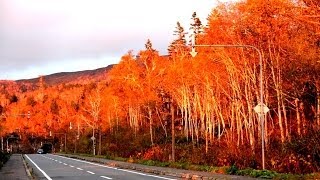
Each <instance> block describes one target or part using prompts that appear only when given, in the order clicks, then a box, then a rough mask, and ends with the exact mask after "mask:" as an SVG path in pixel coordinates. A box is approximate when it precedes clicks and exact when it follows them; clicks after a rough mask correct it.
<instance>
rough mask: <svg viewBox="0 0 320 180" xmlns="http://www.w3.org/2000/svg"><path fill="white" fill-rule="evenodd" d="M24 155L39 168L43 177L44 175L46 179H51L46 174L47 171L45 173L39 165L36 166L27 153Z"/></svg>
mask: <svg viewBox="0 0 320 180" xmlns="http://www.w3.org/2000/svg"><path fill="white" fill-rule="evenodd" d="M25 156H26V157H27V158H28V159H29V161H30V162H32V163H33V165H34V166H36V168H38V169H39V171H40V172H41V173H42V174H43V175H44V177H46V178H47V179H48V180H52V179H51V178H50V177H49V176H48V174H47V173H45V172H44V171H43V170H42V169H40V168H39V166H38V165H37V164H36V163H34V162H33V161H32V160H31V159H30V158H29V156H28V155H25Z"/></svg>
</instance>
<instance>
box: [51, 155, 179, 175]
mask: <svg viewBox="0 0 320 180" xmlns="http://www.w3.org/2000/svg"><path fill="white" fill-rule="evenodd" d="M53 156H58V157H61V158H65V159H71V160H74V161H79V162H84V163H88V164H92V165H96V166H100V167H106V168H110V169H115V170H119V171H125V172H129V173H133V174H139V175H142V176H150V177H155V178H159V179H166V180H176V179H171V178H166V177H161V176H156V175H151V174H144V173H139V172H135V171H130V170H126V169H119V168H113V167H110V166H104V165H101V164H96V163H91V162H87V161H82V160H79V159H74V158H68V157H64V156H59V155H53Z"/></svg>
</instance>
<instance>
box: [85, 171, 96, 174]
mask: <svg viewBox="0 0 320 180" xmlns="http://www.w3.org/2000/svg"><path fill="white" fill-rule="evenodd" d="M87 172H88V173H90V174H96V173H94V172H91V171H87Z"/></svg>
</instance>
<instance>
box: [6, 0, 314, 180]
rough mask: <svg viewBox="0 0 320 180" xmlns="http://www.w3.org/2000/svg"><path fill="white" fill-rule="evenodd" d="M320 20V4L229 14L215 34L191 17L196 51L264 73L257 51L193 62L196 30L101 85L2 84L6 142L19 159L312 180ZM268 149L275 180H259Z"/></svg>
mask: <svg viewBox="0 0 320 180" xmlns="http://www.w3.org/2000/svg"><path fill="white" fill-rule="evenodd" d="M181 8H183V7H181ZM319 14H320V4H319V3H318V1H317V0H314V1H312V0H308V1H303V0H268V1H266V0H243V1H239V2H232V3H226V4H224V3H221V4H219V5H218V6H217V7H214V8H213V9H212V12H211V13H210V14H209V15H208V17H206V18H207V20H208V21H207V24H202V21H201V19H202V18H201V17H198V16H197V13H196V12H194V13H192V12H191V13H190V15H191V16H190V21H191V23H190V24H191V25H190V29H191V31H192V34H193V35H194V36H195V41H196V44H198V45H201V44H202V45H212V44H232V45H239V44H247V45H251V46H254V47H256V48H257V49H259V51H261V55H262V64H263V66H261V65H260V58H259V54H258V53H257V51H255V50H254V49H252V48H251V49H250V48H211V47H196V51H197V52H198V54H197V55H196V56H195V57H192V56H191V55H190V50H191V47H190V45H189V39H190V38H189V39H188V36H186V31H185V29H186V28H185V27H183V26H182V23H179V22H177V24H176V27H173V34H174V39H173V40H172V42H171V43H170V44H169V45H168V55H160V54H159V52H158V50H156V49H154V47H153V44H152V41H151V40H150V39H148V40H146V43H145V48H144V49H142V50H141V51H139V52H138V53H137V54H134V53H133V52H132V51H129V52H128V53H126V54H124V55H123V57H122V58H121V60H120V62H119V64H116V65H114V66H113V68H112V69H111V70H110V71H108V72H105V73H104V74H103V76H102V77H103V78H102V79H87V78H86V77H80V78H79V81H78V82H76V83H75V82H73V83H62V84H58V85H49V84H46V80H45V77H44V76H41V77H39V78H38V79H37V82H36V83H29V84H28V83H22V84H21V83H19V82H12V81H3V82H1V86H0V114H2V116H1V120H0V127H1V131H0V135H1V136H3V137H4V138H6V137H9V136H10V135H14V137H17V138H18V137H19V138H18V139H10V140H9V143H10V144H12V145H13V151H15V148H16V147H19V146H18V144H21V145H22V146H21V148H20V149H19V150H20V151H22V152H35V150H36V149H38V148H40V147H41V144H42V143H46V144H50V145H52V146H53V148H52V150H53V152H59V151H67V152H70V153H71V152H72V153H86V154H87V153H91V154H94V153H95V154H97V155H101V156H102V157H108V158H116V157H122V158H124V160H126V161H128V158H130V161H133V162H135V161H137V162H140V163H144V164H150V165H151V164H158V165H161V166H168V167H177V168H189V169H202V170H206V171H214V172H215V171H217V172H220V171H222V172H223V173H229V174H239V175H246V174H247V175H250V176H253V177H256V176H257V177H268V178H279V179H282V178H288V179H291V178H299V177H300V175H301V176H303V177H304V178H308V177H309V176H311V177H312V176H313V175H312V173H317V172H320V141H319V139H320V31H319V29H320V28H319V22H320V16H319ZM189 35H190V34H189ZM260 70H262V71H263V74H264V76H263V77H262V79H261V77H260ZM261 82H262V86H263V88H264V93H263V98H264V103H265V104H266V105H267V106H268V107H269V109H270V111H269V112H268V113H267V114H266V115H265V122H264V126H263V127H261V122H260V118H259V116H258V115H257V114H256V113H255V112H254V110H253V108H254V107H255V106H256V105H257V104H258V103H259V102H260V91H259V90H260V83H261ZM262 130H264V136H263V137H262V136H261V134H262ZM262 139H263V142H264V143H265V160H266V162H265V167H266V169H268V171H267V170H265V171H260V169H262V158H261V157H262V143H261V142H262ZM168 162H170V163H168ZM215 167H221V168H215ZM269 170H270V171H269ZM278 173H279V174H278ZM286 173H287V174H286ZM296 174H298V175H296ZM299 174H300V175H299ZM306 174H308V175H306ZM315 176H317V175H316V174H315Z"/></svg>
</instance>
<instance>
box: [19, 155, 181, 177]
mask: <svg viewBox="0 0 320 180" xmlns="http://www.w3.org/2000/svg"><path fill="white" fill-rule="evenodd" d="M25 159H26V161H27V162H28V164H29V166H31V167H32V168H33V172H34V174H35V176H37V178H38V179H39V180H54V179H59V180H60V179H61V180H62V179H63V180H75V179H77V180H88V179H90V180H91V179H96V180H106V179H121V180H134V179H137V180H150V179H153V180H155V179H158V180H175V179H176V178H174V177H169V176H158V175H153V174H147V173H141V172H137V171H132V170H126V169H119V168H116V167H110V166H105V165H101V164H97V163H92V162H88V161H83V160H78V159H71V158H67V157H62V156H57V155H52V154H28V155H25Z"/></svg>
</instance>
